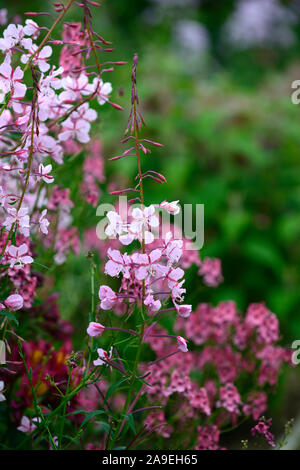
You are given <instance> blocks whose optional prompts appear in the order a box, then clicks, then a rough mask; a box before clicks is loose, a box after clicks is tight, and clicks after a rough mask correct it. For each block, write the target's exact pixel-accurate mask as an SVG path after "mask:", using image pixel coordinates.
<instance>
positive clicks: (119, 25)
mask: <svg viewBox="0 0 300 470" xmlns="http://www.w3.org/2000/svg"><path fill="white" fill-rule="evenodd" d="M0 5H1V7H6V8H9V13H10V16H13V15H14V14H18V13H22V12H23V11H43V10H44V11H52V12H53V8H52V6H51V5H52V2H50V1H46V0H14V2H11V3H9V2H8V1H3V0H0ZM93 11H94V13H95V16H94V20H93V21H94V26H95V29H96V30H97V31H98V32H99V33H100V34H101V35H102V36H104V37H105V38H106V39H108V40H111V41H112V42H113V43H114V47H115V50H114V52H113V54H112V55H110V57H113V58H114V59H118V60H126V61H128V65H125V66H123V67H119V68H117V69H116V70H115V71H114V72H113V73H112V74H110V75H106V78H105V80H109V81H111V82H112V84H113V88H114V91H113V101H115V102H118V103H119V104H121V105H122V106H123V107H124V108H125V110H124V112H118V111H116V110H114V109H112V108H108V107H103V108H101V113H100V120H99V123H98V124H97V128H96V130H95V134H97V133H99V135H100V136H101V138H102V140H103V154H104V158H105V159H106V160H107V159H108V158H109V157H111V156H113V155H116V154H118V153H119V152H120V149H121V145H120V143H119V141H120V139H121V138H122V132H123V129H125V126H126V120H127V115H128V110H129V91H130V80H129V79H130V66H131V65H130V63H131V60H132V56H133V53H134V52H138V53H139V57H140V62H139V69H138V86H139V95H140V99H141V102H142V107H143V112H144V118H145V120H146V123H147V128H146V130H145V137H151V138H153V139H154V140H156V141H159V142H161V143H163V144H164V147H163V148H162V149H155V150H154V151H153V153H152V154H151V157H148V156H147V157H145V159H144V163H143V164H144V165H145V168H152V169H155V170H157V171H159V172H162V173H163V174H164V175H165V176H166V177H167V180H168V184H167V185H163V186H160V185H155V184H153V183H151V181H150V182H147V183H146V203H152V202H155V203H156V202H160V201H161V200H163V199H167V200H174V199H179V200H180V201H181V203H182V204H183V203H193V204H196V203H202V204H205V244H204V247H203V249H202V250H201V253H200V255H201V257H204V256H206V255H208V256H213V257H215V256H216V257H219V258H221V260H222V265H223V275H224V282H223V283H222V284H221V285H220V286H219V287H218V288H216V289H208V288H203V290H202V291H201V292H202V293H201V295H200V297H201V298H199V299H198V300H199V302H200V301H211V302H213V303H215V302H217V301H219V300H224V299H233V300H236V302H237V304H238V307H239V308H240V309H242V310H245V309H246V307H247V305H248V304H249V303H251V302H259V301H263V300H264V301H265V302H266V304H267V306H268V307H269V308H270V309H271V310H272V311H274V312H275V313H276V314H277V315H278V317H279V319H280V324H281V333H282V337H283V343H285V344H291V342H292V341H293V340H295V339H299V338H300V315H299V310H300V288H299V285H300V264H299V259H300V243H299V242H300V108H299V106H297V105H294V104H292V102H291V94H292V88H291V85H292V82H293V81H294V80H297V79H300V1H299V0H290V1H288V0H286V1H280V0H228V1H223V2H220V1H219V0H147V1H145V0H130V1H124V0H123V1H122V0H103V1H102V7H101V8H98V9H97V8H95V9H94V10H93ZM80 15H81V13H80V9H77V13H76V9H75V10H73V11H71V12H70V13H69V14H68V15H67V20H69V21H80V19H81V16H80ZM41 18H42V21H44V22H45V24H47V21H48V19H47V18H46V17H41ZM48 24H49V23H48ZM103 57H104V58H103V59H102V60H106V56H103ZM107 58H108V56H107ZM108 60H109V59H108ZM66 165H68V163H66ZM66 168H68V166H67V167H66ZM70 168H71V165H70ZM135 173H136V167H135V163H134V162H130V161H129V159H127V160H126V159H124V160H123V161H119V162H117V163H116V162H108V161H106V175H107V183H108V184H109V183H110V182H112V181H115V180H116V178H117V181H119V182H120V183H121V182H122V185H123V183H124V181H126V179H128V180H130V179H132V177H134V176H135ZM80 178H81V174H80V170H76V169H75V170H74V171H73V169H72V188H71V189H72V197H73V198H74V200H75V202H76V207H75V209H74V211H73V215H74V217H75V220H76V221H77V224H78V226H79V228H80V230H81V232H82V233H83V231H84V229H85V228H86V227H87V226H91V227H93V226H95V224H96V222H97V218H96V216H95V210H94V209H93V208H91V207H88V206H86V207H84V209H82V200H81V199H80V195H79V194H78V191H77V188H78V181H80ZM120 186H121V184H120ZM104 188H105V186H104ZM102 202H112V197H111V196H108V195H107V194H105V190H104V191H103V196H102ZM85 265H86V267H87V269H86V275H85V274H83V273H84V270H85V268H83V266H85ZM59 269H60V274H59V275H58V277H57V282H58V288H59V290H60V294H61V297H60V303H61V308H62V314H63V315H64V316H65V317H69V316H70V315H71V314H72V313H73V312H74V309H77V311H78V309H79V310H81V311H82V309H84V307H85V303H86V289H87V288H88V285H89V284H88V283H89V278H88V262H87V260H85V259H84V257H83V255H82V257H81V258H80V257H79V258H77V259H75V258H72V257H71V258H70V259H69V261H68V263H67V264H66V265H64V266H62V267H61V268H59ZM70 270H72V272H73V275H72V276H69V275H67V273H69V272H70ZM192 274H193V272H192V273H191V274H190V275H189V278H190V279H189V285H190V289H196V287H197V283H200V282H201V281H200V279H199V278H196V277H195V276H193V275H192ZM78 326H80V322H79V323H78ZM80 328H82V327H81V326H80Z"/></svg>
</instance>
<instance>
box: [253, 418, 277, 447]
mask: <svg viewBox="0 0 300 470" xmlns="http://www.w3.org/2000/svg"><path fill="white" fill-rule="evenodd" d="M271 425H272V418H270V419H268V420H266V419H265V418H264V417H262V418H260V420H259V421H258V423H257V424H256V425H255V426H254V427H253V428H252V429H251V434H252V436H255V434H256V433H258V434H262V435H263V436H265V438H266V439H267V442H268V444H269V445H270V446H272V447H275V442H274V434H271V433H270V431H269V428H270V427H271Z"/></svg>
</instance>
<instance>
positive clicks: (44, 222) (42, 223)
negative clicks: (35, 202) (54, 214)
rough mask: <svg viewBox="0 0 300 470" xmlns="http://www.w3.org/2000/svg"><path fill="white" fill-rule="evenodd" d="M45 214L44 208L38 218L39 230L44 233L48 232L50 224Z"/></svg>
mask: <svg viewBox="0 0 300 470" xmlns="http://www.w3.org/2000/svg"><path fill="white" fill-rule="evenodd" d="M46 214H47V209H44V210H43V211H42V213H41V216H40V218H39V227H40V231H41V232H43V233H44V234H45V235H47V234H48V226H49V225H50V222H49V220H48V219H46Z"/></svg>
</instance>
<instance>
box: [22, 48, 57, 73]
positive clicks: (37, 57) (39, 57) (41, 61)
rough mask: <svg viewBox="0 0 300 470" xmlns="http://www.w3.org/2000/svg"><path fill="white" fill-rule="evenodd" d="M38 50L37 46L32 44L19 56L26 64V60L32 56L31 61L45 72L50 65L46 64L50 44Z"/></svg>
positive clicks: (50, 50)
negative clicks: (26, 52) (27, 50)
mask: <svg viewBox="0 0 300 470" xmlns="http://www.w3.org/2000/svg"><path fill="white" fill-rule="evenodd" d="M37 50H38V46H37V45H36V44H33V45H32V47H31V48H30V50H29V53H28V54H23V55H22V56H21V62H22V64H27V62H28V61H29V60H30V59H31V58H32V57H33V56H34V57H33V63H34V64H35V65H37V66H38V68H39V69H40V71H41V72H47V70H49V69H50V65H49V64H48V59H49V57H50V56H51V54H52V48H51V47H50V46H44V47H43V48H42V49H41V50H40V51H38V52H36V51H37Z"/></svg>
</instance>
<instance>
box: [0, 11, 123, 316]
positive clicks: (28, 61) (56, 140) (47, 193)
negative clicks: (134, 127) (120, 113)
mask: <svg viewBox="0 0 300 470" xmlns="http://www.w3.org/2000/svg"><path fill="white" fill-rule="evenodd" d="M82 7H83V6H82ZM88 11H89V10H88V9H85V10H84V12H85V13H84V15H87V14H88ZM86 28H87V23H85V29H84V30H81V24H80V23H74V24H73V23H66V24H65V25H64V33H63V40H62V41H51V40H50V39H49V40H48V41H47V36H46V37H44V38H43V39H40V38H41V36H43V30H44V29H45V27H43V28H41V27H40V26H39V25H38V24H37V23H36V22H35V21H33V20H32V19H27V20H26V22H25V25H21V24H14V23H12V24H9V25H8V26H7V27H6V28H5V29H4V31H3V36H2V37H1V38H0V51H1V53H2V57H3V58H2V62H1V63H0V106H1V110H0V142H1V143H0V154H1V165H0V217H1V227H0V228H1V229H2V232H1V233H2V240H1V245H2V247H1V264H2V265H3V267H4V266H5V267H7V266H9V269H2V270H1V276H5V275H8V276H9V277H10V279H11V280H12V281H13V284H14V291H17V292H18V295H21V296H22V297H23V306H24V307H26V308H28V307H29V306H30V305H31V303H32V300H33V297H34V292H35V287H36V282H35V281H34V279H35V278H34V277H32V276H31V274H30V265H31V264H32V263H34V262H35V260H34V256H32V255H33V251H32V240H33V239H37V238H39V239H40V240H41V241H42V244H44V245H45V247H47V249H49V248H51V250H53V251H54V262H55V263H57V264H62V263H64V261H65V260H66V256H67V254H68V253H69V252H70V251H74V252H75V253H78V251H79V248H80V246H79V240H78V234H77V229H76V228H75V227H73V226H72V215H71V209H72V207H73V204H72V202H71V201H70V199H69V194H68V190H65V189H63V188H60V187H58V186H54V185H53V182H54V181H55V171H56V170H57V169H58V167H59V165H62V164H63V162H64V156H65V155H68V154H69V153H72V154H74V153H78V152H80V151H81V149H82V146H83V145H84V144H86V143H89V142H90V130H91V123H92V122H94V121H95V120H96V119H97V117H98V113H97V111H96V110H95V109H93V108H92V107H91V103H92V102H96V103H97V105H98V104H100V105H103V104H105V103H106V102H110V101H109V95H110V94H111V92H112V87H111V84H110V83H109V82H107V83H104V82H103V80H102V70H101V69H100V67H98V73H92V74H91V73H88V72H87V71H86V67H85V57H84V55H83V54H82V53H81V52H80V51H81V49H82V48H84V49H85V51H86V52H87V54H86V58H88V57H89V54H90V51H92V50H93V47H95V48H96V49H98V48H99V45H98V44H96V45H95V44H94V43H93V35H94V33H91V31H90V34H88V31H87V29H86ZM91 34H92V35H91ZM97 41H98V42H99V38H97ZM100 42H101V43H106V41H104V40H103V38H101V40H100ZM51 43H54V44H62V45H63V47H62V51H61V56H60V66H59V67H57V66H56V65H53V64H52V63H51V57H52V53H53V50H52V46H51V45H50V44H51ZM119 64H121V63H118V65H119ZM27 69H28V70H30V72H31V80H32V83H31V86H29V85H28V82H27V80H26V83H25V80H24V73H25V71H26V70H27ZM106 70H107V71H112V70H113V68H112V67H110V69H106ZM90 77H92V78H90ZM30 101H31V103H30ZM111 104H112V105H113V106H114V107H116V108H119V107H118V105H115V104H114V103H111ZM83 174H84V181H83V185H82V192H83V194H84V197H85V198H86V199H87V201H88V202H89V203H92V205H93V206H95V205H96V204H97V201H98V199H99V196H100V190H99V187H98V184H99V182H102V181H103V179H104V177H103V162H102V157H101V155H100V147H99V143H98V142H97V141H95V142H93V143H92V144H90V156H89V157H88V158H87V160H86V162H85V163H84V167H83ZM20 237H21V238H20ZM20 239H22V243H18V242H19V240H20ZM24 278H25V279H24ZM25 281H26V284H27V289H30V292H27V293H26V292H25V291H24V284H25ZM12 295H14V293H13V294H12ZM3 300H4V299H3ZM2 304H3V302H2ZM3 305H4V304H3ZM18 305H20V304H18Z"/></svg>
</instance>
